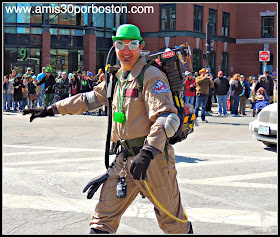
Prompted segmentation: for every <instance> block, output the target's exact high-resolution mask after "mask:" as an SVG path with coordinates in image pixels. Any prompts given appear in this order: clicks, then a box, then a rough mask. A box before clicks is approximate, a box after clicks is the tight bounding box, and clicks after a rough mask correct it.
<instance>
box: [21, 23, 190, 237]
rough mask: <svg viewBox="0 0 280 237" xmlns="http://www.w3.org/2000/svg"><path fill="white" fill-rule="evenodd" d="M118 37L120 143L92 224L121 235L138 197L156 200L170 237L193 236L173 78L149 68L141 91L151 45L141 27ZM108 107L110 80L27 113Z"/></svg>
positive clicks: (116, 137)
mask: <svg viewBox="0 0 280 237" xmlns="http://www.w3.org/2000/svg"><path fill="white" fill-rule="evenodd" d="M112 39H113V43H114V47H115V50H116V55H117V58H118V59H119V61H120V64H121V67H120V69H119V70H118V72H117V73H116V77H117V79H118V81H117V83H116V86H115V90H114V95H113V101H112V115H113V126H112V134H111V141H112V142H113V143H115V144H117V145H116V147H117V149H116V150H115V153H116V158H115V160H114V162H113V163H112V164H111V166H110V168H109V169H108V170H107V172H106V175H108V176H109V177H108V176H107V177H106V178H105V179H104V180H103V178H102V183H103V185H102V189H101V191H100V198H99V201H98V203H97V205H96V208H95V212H94V214H93V216H92V219H91V221H90V234H108V233H110V234H113V233H116V232H117V229H118V227H119V223H120V219H121V217H122V215H123V213H124V212H125V211H126V209H127V208H128V207H129V205H130V204H131V203H132V201H133V200H134V199H135V198H136V196H137V195H138V194H141V195H142V196H145V197H147V198H148V199H149V200H150V201H151V202H152V204H153V205H154V211H155V215H156V217H157V220H158V224H159V227H160V228H161V229H162V230H163V232H164V233H168V234H188V233H189V234H192V233H193V231H192V225H191V222H190V221H189V220H188V218H187V216H186V215H185V212H184V208H183V206H182V204H181V198H180V192H179V187H178V182H177V179H176V174H177V171H176V168H175V163H176V161H175V153H174V149H173V147H172V145H171V144H167V143H166V141H167V139H168V138H169V137H172V136H173V135H174V134H175V132H176V131H177V129H178V127H179V125H180V119H179V117H178V116H177V109H176V108H175V106H174V103H173V98H172V93H171V91H170V86H169V83H168V79H167V77H166V75H165V74H164V73H163V72H162V71H161V70H160V69H158V68H156V67H154V66H148V67H147V68H146V70H145V73H144V80H143V89H142V91H139V89H138V83H137V77H138V76H139V75H140V73H141V71H142V70H143V68H144V66H145V65H146V64H147V61H146V58H145V57H142V56H141V57H140V53H141V51H142V49H143V48H144V46H145V42H144V41H143V38H142V37H141V35H140V30H139V28H138V27H137V26H135V25H132V24H123V25H121V26H120V27H119V28H118V29H117V32H116V36H112ZM102 105H107V94H106V83H105V81H103V82H101V83H100V84H98V85H97V86H96V87H95V88H94V89H93V91H90V92H85V93H81V94H78V95H75V96H72V97H69V98H66V99H64V100H62V101H58V102H56V103H55V104H53V105H52V106H49V107H48V108H44V109H41V110H39V109H37V110H35V109H33V110H25V111H24V114H32V115H31V117H30V121H32V120H33V119H34V118H37V117H46V116H54V115H55V114H62V115H66V114H79V113H83V112H85V111H86V110H88V111H93V110H96V109H98V108H100V107H101V106H102ZM167 159H168V161H167ZM121 174H122V176H121ZM123 174H125V175H123ZM102 177H103V176H102ZM120 179H121V180H123V179H125V192H123V193H122V192H121V193H119V192H118V187H119V186H118V184H119V182H120ZM99 181H100V179H98V182H99ZM144 181H145V182H146V181H147V182H148V183H149V185H150V187H152V191H153V194H154V196H155V197H156V198H157V199H158V201H159V202H160V204H161V205H162V206H163V207H164V208H165V209H166V210H168V211H169V212H170V213H171V214H172V215H173V216H175V217H177V219H180V220H183V222H181V221H177V220H176V219H174V218H171V217H170V215H167V214H165V212H164V211H163V210H162V208H160V207H159V206H158V205H157V204H156V202H155V201H154V199H153V198H152V196H151V195H150V193H149V190H148V189H147V188H146V186H145V182H144ZM123 184H124V183H123ZM86 187H87V186H86ZM122 187H123V186H122ZM89 191H91V189H90V190H89ZM88 195H89V192H88ZM92 195H93V194H92ZM91 197H92V196H91ZM91 197H89V196H88V198H91Z"/></svg>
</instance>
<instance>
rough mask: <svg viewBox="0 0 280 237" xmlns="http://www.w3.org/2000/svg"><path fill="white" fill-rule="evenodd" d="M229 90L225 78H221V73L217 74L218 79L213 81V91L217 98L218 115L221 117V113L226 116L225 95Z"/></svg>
mask: <svg viewBox="0 0 280 237" xmlns="http://www.w3.org/2000/svg"><path fill="white" fill-rule="evenodd" d="M228 90H229V81H228V79H227V78H226V77H224V76H223V72H222V71H219V72H218V77H217V78H216V79H215V80H214V91H215V94H216V96H217V100H218V106H219V114H218V116H221V115H222V113H223V114H224V116H227V115H228V114H227V93H228Z"/></svg>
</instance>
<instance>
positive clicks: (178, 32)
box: [127, 3, 278, 77]
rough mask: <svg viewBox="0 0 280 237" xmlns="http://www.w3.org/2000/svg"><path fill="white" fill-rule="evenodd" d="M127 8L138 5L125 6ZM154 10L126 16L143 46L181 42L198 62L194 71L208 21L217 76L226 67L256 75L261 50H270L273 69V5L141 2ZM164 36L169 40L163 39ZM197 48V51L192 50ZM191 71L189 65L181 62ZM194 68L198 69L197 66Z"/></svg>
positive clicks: (154, 48)
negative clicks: (139, 36) (138, 31)
mask: <svg viewBox="0 0 280 237" xmlns="http://www.w3.org/2000/svg"><path fill="white" fill-rule="evenodd" d="M128 5H130V7H131V6H132V5H137V4H128ZM139 5H141V6H144V5H147V6H153V10H154V12H153V13H152V14H151V13H145V14H128V17H127V22H128V23H131V24H135V25H137V26H138V27H139V28H140V30H141V33H142V36H143V38H144V40H145V42H146V46H145V49H147V50H149V51H151V52H155V51H158V50H159V49H163V48H165V47H166V42H168V40H169V47H174V46H178V45H180V44H183V43H185V42H187V43H188V45H189V46H190V48H191V50H192V59H194V58H193V56H196V57H197V58H196V59H197V60H198V61H199V62H194V64H198V65H197V66H196V65H194V70H198V69H199V68H201V67H203V66H205V64H206V61H205V60H203V59H202V58H203V57H202V55H203V52H205V51H206V46H205V44H206V39H205V36H206V35H205V33H206V23H207V22H208V20H210V22H211V23H213V24H214V25H215V34H214V36H213V39H214V44H213V53H212V56H211V60H212V62H211V63H210V64H211V69H212V72H214V74H215V75H217V72H218V70H224V71H225V73H226V74H228V75H229V76H232V75H233V74H234V73H242V74H244V75H245V76H246V77H248V76H250V75H255V76H257V75H258V74H260V73H261V71H262V65H263V63H262V62H259V51H261V50H268V51H270V54H271V57H270V58H271V60H270V61H269V62H268V63H267V64H268V68H269V71H270V72H272V71H275V70H276V69H277V65H278V62H277V33H278V32H277V29H278V25H277V23H278V21H277V3H176V4H147V3H146V4H142V3H139ZM166 37H167V38H166ZM196 52H197V53H196ZM185 66H186V68H187V70H190V69H191V68H190V65H187V64H186V65H185ZM195 66H196V67H195Z"/></svg>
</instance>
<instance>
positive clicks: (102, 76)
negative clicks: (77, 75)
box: [97, 73, 105, 84]
mask: <svg viewBox="0 0 280 237" xmlns="http://www.w3.org/2000/svg"><path fill="white" fill-rule="evenodd" d="M104 80H105V74H104V73H101V74H100V76H99V79H98V81H97V84H99V83H101V82H102V81H104Z"/></svg>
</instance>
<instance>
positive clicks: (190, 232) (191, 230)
mask: <svg viewBox="0 0 280 237" xmlns="http://www.w3.org/2000/svg"><path fill="white" fill-rule="evenodd" d="M188 234H193V229H192V223H191V222H190V230H189V232H188Z"/></svg>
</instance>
